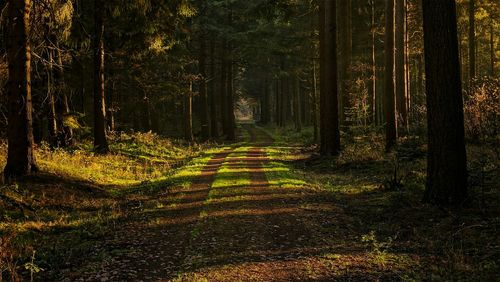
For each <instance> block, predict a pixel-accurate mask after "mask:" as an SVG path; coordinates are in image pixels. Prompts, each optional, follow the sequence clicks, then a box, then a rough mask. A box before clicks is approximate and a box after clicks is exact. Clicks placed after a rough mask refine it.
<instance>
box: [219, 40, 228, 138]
mask: <svg viewBox="0 0 500 282" xmlns="http://www.w3.org/2000/svg"><path fill="white" fill-rule="evenodd" d="M226 48H227V42H226V40H225V39H224V40H223V42H222V48H221V75H220V94H221V95H220V96H221V99H220V102H221V117H222V131H223V133H224V135H226V136H227V135H228V132H229V121H228V113H227V112H228V105H227V101H228V98H227V96H228V94H227V88H228V87H227V84H228V83H227V52H226V51H227V50H226Z"/></svg>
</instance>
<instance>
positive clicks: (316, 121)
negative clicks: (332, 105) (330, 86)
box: [312, 58, 319, 142]
mask: <svg viewBox="0 0 500 282" xmlns="http://www.w3.org/2000/svg"><path fill="white" fill-rule="evenodd" d="M316 73H317V71H316V59H315V58H313V97H312V103H313V113H312V114H313V127H314V141H315V142H318V141H319V127H318V124H319V105H318V75H317V74H316Z"/></svg>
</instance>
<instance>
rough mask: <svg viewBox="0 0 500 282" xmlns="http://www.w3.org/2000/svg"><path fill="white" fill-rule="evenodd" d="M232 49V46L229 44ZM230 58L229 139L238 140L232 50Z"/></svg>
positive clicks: (228, 66)
mask: <svg viewBox="0 0 500 282" xmlns="http://www.w3.org/2000/svg"><path fill="white" fill-rule="evenodd" d="M229 49H231V46H229ZM229 52H230V55H229V60H228V61H227V63H228V64H227V70H228V72H227V92H226V94H227V96H226V98H227V102H226V103H227V122H228V128H227V130H228V131H227V136H226V137H227V139H228V140H230V141H236V120H235V116H234V103H235V101H234V66H233V54H232V51H231V50H230V51H229Z"/></svg>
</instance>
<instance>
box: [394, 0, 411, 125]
mask: <svg viewBox="0 0 500 282" xmlns="http://www.w3.org/2000/svg"><path fill="white" fill-rule="evenodd" d="M395 11H396V13H395V14H396V20H395V69H394V72H395V78H396V79H395V82H396V85H395V86H396V105H397V113H398V114H397V116H398V118H399V120H398V121H399V122H398V125H399V126H400V128H401V129H403V130H404V131H407V130H408V109H407V104H406V79H405V76H406V72H405V55H406V54H405V53H406V52H405V28H404V24H405V6H404V0H395Z"/></svg>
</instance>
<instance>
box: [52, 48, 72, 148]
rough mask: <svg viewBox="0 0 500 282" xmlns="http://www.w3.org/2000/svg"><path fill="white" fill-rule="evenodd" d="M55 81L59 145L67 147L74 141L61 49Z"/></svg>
mask: <svg viewBox="0 0 500 282" xmlns="http://www.w3.org/2000/svg"><path fill="white" fill-rule="evenodd" d="M54 74H55V76H54V81H55V82H56V84H57V103H56V112H57V124H58V127H59V128H58V143H59V144H58V145H59V146H62V147H67V146H70V145H72V143H73V128H71V126H70V125H69V124H68V118H69V115H70V108H69V101H68V95H67V93H66V91H67V89H66V83H65V81H64V66H63V60H62V54H61V50H60V49H59V46H58V50H57V68H56V71H55V73H54Z"/></svg>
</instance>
